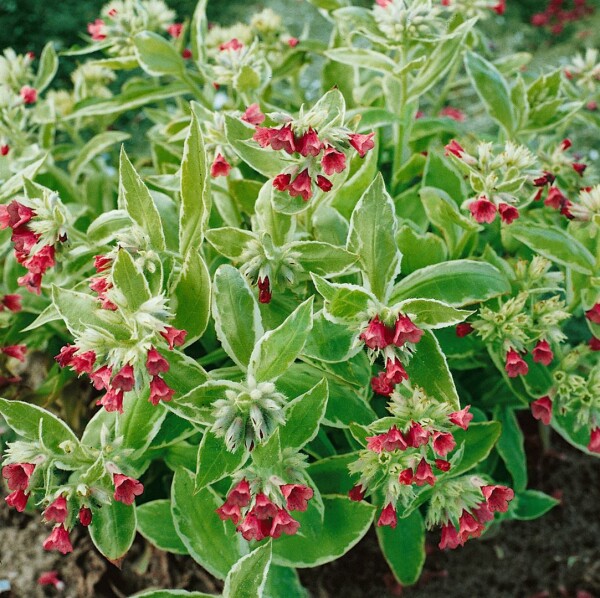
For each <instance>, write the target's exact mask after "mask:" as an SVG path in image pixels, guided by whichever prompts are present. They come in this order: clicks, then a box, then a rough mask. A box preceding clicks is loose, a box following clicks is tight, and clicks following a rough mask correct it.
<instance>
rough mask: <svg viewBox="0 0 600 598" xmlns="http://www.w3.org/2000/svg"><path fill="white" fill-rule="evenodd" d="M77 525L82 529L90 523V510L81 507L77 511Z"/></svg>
mask: <svg viewBox="0 0 600 598" xmlns="http://www.w3.org/2000/svg"><path fill="white" fill-rule="evenodd" d="M79 523H81V525H83V527H87V526H88V525H90V523H92V510H91V509H89V508H88V507H81V509H79Z"/></svg>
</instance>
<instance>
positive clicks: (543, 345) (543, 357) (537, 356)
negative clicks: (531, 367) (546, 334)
mask: <svg viewBox="0 0 600 598" xmlns="http://www.w3.org/2000/svg"><path fill="white" fill-rule="evenodd" d="M531 355H532V356H533V361H535V362H536V363H541V364H543V365H550V364H551V363H552V360H553V359H554V353H552V349H551V348H550V345H549V344H548V341H545V340H541V341H538V342H537V344H536V346H535V347H534V348H533V351H532V352H531Z"/></svg>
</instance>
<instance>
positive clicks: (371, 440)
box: [365, 434, 386, 453]
mask: <svg viewBox="0 0 600 598" xmlns="http://www.w3.org/2000/svg"><path fill="white" fill-rule="evenodd" d="M385 438H386V435H385V434H377V435H375V436H367V437H366V439H365V440H366V441H367V450H369V451H373V452H374V453H380V452H381V451H382V450H383V441H384V440H385Z"/></svg>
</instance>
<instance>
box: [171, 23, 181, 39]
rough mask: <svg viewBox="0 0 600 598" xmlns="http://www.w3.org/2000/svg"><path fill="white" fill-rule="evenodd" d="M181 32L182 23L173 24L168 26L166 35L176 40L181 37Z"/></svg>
mask: <svg viewBox="0 0 600 598" xmlns="http://www.w3.org/2000/svg"><path fill="white" fill-rule="evenodd" d="M182 31H183V23H173V24H172V25H169V26H168V27H167V33H168V34H169V35H170V36H171V37H173V38H175V39H177V38H178V37H179V36H180V35H181V32H182Z"/></svg>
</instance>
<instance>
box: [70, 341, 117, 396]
mask: <svg viewBox="0 0 600 598" xmlns="http://www.w3.org/2000/svg"><path fill="white" fill-rule="evenodd" d="M63 348H64V347H63ZM111 376H112V368H110V367H109V366H107V365H103V366H102V367H101V368H98V369H97V370H96V371H95V372H93V373H92V374H90V380H91V381H92V384H93V385H94V388H95V389H96V390H104V389H108V387H109V386H110V378H111Z"/></svg>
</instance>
